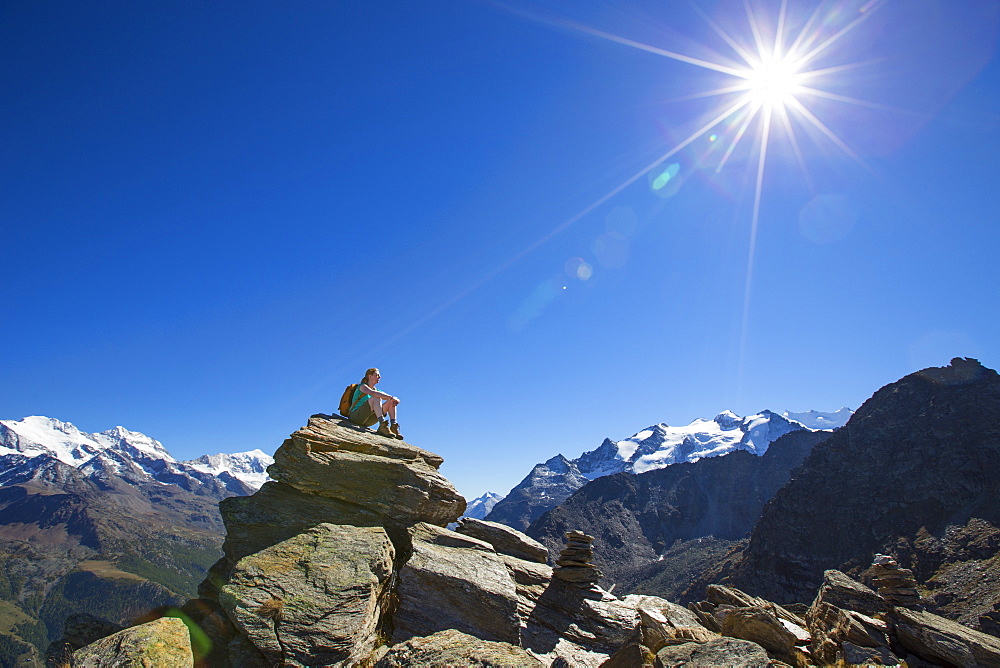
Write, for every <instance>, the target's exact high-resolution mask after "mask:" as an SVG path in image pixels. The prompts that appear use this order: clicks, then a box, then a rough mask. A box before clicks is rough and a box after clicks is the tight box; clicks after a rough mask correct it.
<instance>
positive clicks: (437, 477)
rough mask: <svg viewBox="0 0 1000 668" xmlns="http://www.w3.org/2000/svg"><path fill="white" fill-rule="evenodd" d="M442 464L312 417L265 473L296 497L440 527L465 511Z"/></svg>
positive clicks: (340, 424) (404, 447) (340, 423)
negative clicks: (324, 500)
mask: <svg viewBox="0 0 1000 668" xmlns="http://www.w3.org/2000/svg"><path fill="white" fill-rule="evenodd" d="M443 461H444V460H443V459H441V457H439V456H437V455H435V454H433V453H431V452H427V451H426V450H421V449H420V448H418V447H415V446H412V445H409V444H407V443H405V442H403V441H398V440H395V439H388V438H383V437H381V436H378V435H376V434H375V433H373V432H372V431H370V430H367V429H363V428H361V427H357V426H355V425H353V424H351V423H349V422H347V421H346V420H340V421H334V420H328V419H321V418H317V417H314V418H312V419H310V420H309V424H308V425H307V426H306V427H303V428H302V429H300V430H298V431H297V432H295V433H294V434H292V435H291V437H290V438H289V439H288V440H286V441H285V442H284V443H283V444H282V445H281V447H280V448H278V451H277V452H275V453H274V464H272V465H271V466H269V467H268V469H267V472H268V474H269V475H270V476H271V477H272V478H274V480H276V481H278V482H284V483H286V484H288V485H290V486H292V487H294V488H295V489H297V490H299V491H300V492H303V493H306V494H310V495H313V496H318V497H321V498H329V499H334V500H336V501H340V502H342V503H347V504H350V505H352V506H355V507H359V508H362V509H364V510H366V511H368V512H374V513H377V514H378V515H381V516H382V517H384V518H386V519H387V520H388V521H391V522H395V523H399V524H414V523H416V522H429V523H431V524H440V525H442V526H443V525H445V524H448V523H449V522H454V521H455V519H456V518H458V517H459V516H460V515H461V514H462V513H463V512H465V499H463V498H462V497H461V496H460V495H459V494H458V492H456V491H455V488H454V486H452V484H451V483H450V482H448V480H447V479H446V478H445V477H444V476H442V475H441V474H440V473H438V470H437V469H438V467H439V466H441V463H442V462H443ZM227 528H228V527H227Z"/></svg>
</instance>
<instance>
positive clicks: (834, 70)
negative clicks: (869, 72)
mask: <svg viewBox="0 0 1000 668" xmlns="http://www.w3.org/2000/svg"><path fill="white" fill-rule="evenodd" d="M884 60H885V58H872V59H870V60H859V61H858V62H856V63H845V64H843V65H832V66H830V67H821V68H819V69H817V70H807V71H805V72H803V73H802V76H803V77H810V78H815V77H819V76H826V75H827V74H838V73H840V72H846V71H848V70H856V69H858V68H859V67H868V66H870V65H874V64H875V63H878V62H882V61H884Z"/></svg>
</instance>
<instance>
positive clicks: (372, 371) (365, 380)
mask: <svg viewBox="0 0 1000 668" xmlns="http://www.w3.org/2000/svg"><path fill="white" fill-rule="evenodd" d="M376 371H378V367H374V366H373V367H372V368H370V369H368V371H365V375H364V376H362V377H361V382H362V383H367V382H368V376H370V375H372V374H373V373H375V372H376Z"/></svg>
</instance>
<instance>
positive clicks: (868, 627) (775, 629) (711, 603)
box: [660, 570, 1000, 666]
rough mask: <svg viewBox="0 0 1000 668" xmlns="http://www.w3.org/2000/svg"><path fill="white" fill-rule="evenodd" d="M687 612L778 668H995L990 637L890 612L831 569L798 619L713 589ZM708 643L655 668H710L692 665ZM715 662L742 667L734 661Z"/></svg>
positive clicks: (997, 645) (929, 617)
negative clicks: (943, 667)
mask: <svg viewBox="0 0 1000 668" xmlns="http://www.w3.org/2000/svg"><path fill="white" fill-rule="evenodd" d="M689 607H690V609H691V610H692V611H693V612H694V613H695V614H696V615H697V617H698V619H699V621H701V622H702V623H704V624H705V625H706V626H708V627H709V628H713V629H715V630H718V631H719V632H721V633H722V634H723V635H724V636H727V637H734V638H740V639H742V640H745V641H751V642H753V643H754V644H755V645H757V646H759V647H761V648H762V649H763V650H765V651H766V655H767V656H768V657H770V659H771V660H776V661H781V662H782V664H789V665H794V666H833V665H837V666H840V665H902V664H903V662H905V665H909V666H924V665H946V666H1000V654H998V650H1000V640H998V639H997V638H995V637H993V636H990V635H987V634H985V633H981V632H979V631H976V630H974V629H970V628H968V627H966V626H963V625H961V624H958V623H956V622H953V621H950V620H947V619H945V618H943V617H940V616H938V615H934V614H931V613H927V612H921V611H916V610H909V609H907V608H905V607H902V606H894V605H892V604H891V603H889V602H887V601H885V600H884V599H882V597H881V596H879V594H877V593H876V592H874V591H872V590H871V589H869V588H867V587H865V586H864V585H863V584H862V583H860V582H857V581H855V580H852V579H851V578H850V577H848V576H847V575H845V574H844V573H841V572H839V571H835V570H830V571H827V572H826V573H825V574H824V581H823V585H822V586H821V587H820V589H819V591H818V592H817V594H816V596H815V598H814V599H813V602H812V604H811V605H810V606H809V607H808V609H806V611H805V617H804V619H803V618H799V617H798V616H797V615H796V614H794V613H792V612H790V611H789V610H787V609H786V608H784V607H782V606H780V605H776V604H774V603H772V602H770V601H767V600H766V599H763V598H760V597H758V596H753V595H750V594H747V593H745V592H742V591H740V590H738V589H734V588H731V587H725V586H720V585H711V586H709V587H708V588H707V590H706V600H704V601H699V602H695V603H691V604H689ZM711 644H712V643H708V644H706V645H705V647H702V648H693V647H692V648H690V649H691V652H687V653H683V654H680V653H679V650H677V649H673V648H671V649H670V650H668V651H667V652H665V653H662V654H661V656H660V659H661V664H662V665H664V666H666V665H711V664H710V663H705V662H701V661H703V659H698V660H697V661H695V659H694V657H695V656H705V655H706V652H710V651H714V650H713V648H712V647H710V646H711ZM716 644H718V643H716ZM753 651H754V650H752V648H751V649H750V653H753ZM683 660H688V661H692V662H691V663H687V664H685V663H682V661H683ZM718 661H724V662H725V664H726V665H730V664H731V665H747V664H745V663H741V660H739V659H738V657H734V658H732V659H730V660H724V659H718ZM752 665H766V664H764V663H757V664H752Z"/></svg>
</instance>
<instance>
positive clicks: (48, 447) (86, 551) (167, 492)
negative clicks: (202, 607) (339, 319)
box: [0, 416, 273, 665]
mask: <svg viewBox="0 0 1000 668" xmlns="http://www.w3.org/2000/svg"><path fill="white" fill-rule="evenodd" d="M272 461H273V460H272V459H271V457H269V456H268V455H267V454H265V453H263V452H261V451H260V450H253V451H250V452H244V453H237V454H233V455H229V454H217V455H205V456H203V457H199V458H198V459H194V460H191V461H187V462H182V461H177V460H176V459H174V457H172V456H171V455H170V453H169V452H168V451H167V450H166V449H165V448H164V447H163V445H162V444H161V443H159V442H158V441H156V440H154V439H152V438H150V437H148V436H146V435H144V434H141V433H139V432H134V431H129V430H128V429H124V428H123V427H115V428H114V429H109V430H108V431H104V432H101V433H97V434H87V433H84V432H82V431H80V430H79V429H77V428H76V427H75V426H73V425H72V424H69V423H67V422H61V421H59V420H55V419H52V418H48V417H41V416H33V417H27V418H24V419H23V420H2V421H0V655H3V654H7V655H11V656H27V657H33V661H34V663H35V664H37V665H41V658H40V652H42V651H44V649H45V647H46V646H47V644H48V643H49V642H50V641H51V640H53V639H54V638H56V637H58V636H59V635H60V634H61V633H62V624H63V621H64V620H65V619H66V616H67V615H69V614H72V613H76V612H87V613H91V614H95V615H98V616H100V617H104V618H106V619H109V620H111V621H113V622H116V623H119V624H123V623H127V622H130V621H131V620H132V619H134V618H135V617H136V616H138V615H140V614H143V613H145V612H146V611H148V610H150V609H151V608H154V607H156V606H159V605H167V604H170V605H178V604H180V603H182V602H183V601H184V600H186V599H187V598H190V597H193V596H195V593H196V591H197V585H198V583H199V582H200V581H201V580H202V579H203V578H204V575H205V572H206V571H207V569H208V567H209V566H211V565H212V564H213V563H214V562H215V561H216V560H217V559H218V557H219V555H220V554H221V551H220V546H221V543H222V537H223V535H224V533H225V530H224V528H223V526H222V519H221V516H220V515H219V507H218V503H219V501H220V500H221V499H224V498H227V497H230V496H239V495H246V494H250V493H252V492H254V491H255V490H256V489H258V488H259V487H260V486H261V485H262V484H263V482H264V481H265V480H267V473H266V468H267V466H268V465H269V464H270V463H271V462H272ZM0 658H3V657H2V656H0ZM29 665H31V664H30V662H29Z"/></svg>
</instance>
